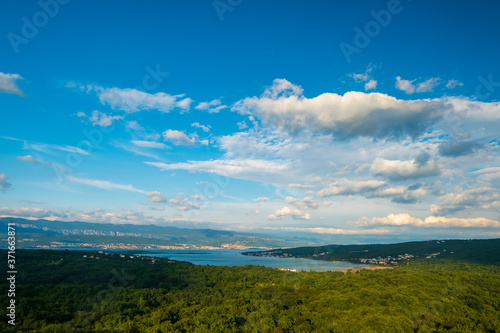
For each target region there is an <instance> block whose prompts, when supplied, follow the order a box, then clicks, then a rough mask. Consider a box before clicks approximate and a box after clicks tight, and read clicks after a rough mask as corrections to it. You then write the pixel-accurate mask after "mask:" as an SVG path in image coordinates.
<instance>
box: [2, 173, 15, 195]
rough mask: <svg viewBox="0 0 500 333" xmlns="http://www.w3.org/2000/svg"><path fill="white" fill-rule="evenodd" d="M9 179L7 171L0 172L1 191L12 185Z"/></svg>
mask: <svg viewBox="0 0 500 333" xmlns="http://www.w3.org/2000/svg"><path fill="white" fill-rule="evenodd" d="M7 179H9V177H7V175H6V174H5V173H3V172H0V192H5V191H7V189H9V188H10V187H11V186H12V184H11V183H9V182H7Z"/></svg>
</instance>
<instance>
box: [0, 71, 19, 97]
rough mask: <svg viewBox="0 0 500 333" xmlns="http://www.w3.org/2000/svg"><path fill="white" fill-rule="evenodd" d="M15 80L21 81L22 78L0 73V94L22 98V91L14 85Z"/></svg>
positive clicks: (16, 75)
mask: <svg viewBox="0 0 500 333" xmlns="http://www.w3.org/2000/svg"><path fill="white" fill-rule="evenodd" d="M17 80H23V78H22V77H21V76H20V75H19V74H8V73H2V72H0V93H5V94H12V95H17V96H21V97H24V93H23V91H22V90H21V89H20V88H19V86H18V85H17V84H16V81H17Z"/></svg>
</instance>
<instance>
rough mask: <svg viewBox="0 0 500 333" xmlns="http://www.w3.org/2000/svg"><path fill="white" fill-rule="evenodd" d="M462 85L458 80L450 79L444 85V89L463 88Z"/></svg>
mask: <svg viewBox="0 0 500 333" xmlns="http://www.w3.org/2000/svg"><path fill="white" fill-rule="evenodd" d="M463 85H464V84H463V83H462V82H459V81H458V80H455V79H452V80H448V82H447V83H446V88H448V89H455V87H456V86H463Z"/></svg>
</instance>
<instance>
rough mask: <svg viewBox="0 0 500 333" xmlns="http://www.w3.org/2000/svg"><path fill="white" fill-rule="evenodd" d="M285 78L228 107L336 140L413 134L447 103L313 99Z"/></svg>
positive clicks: (354, 96) (357, 96)
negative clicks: (263, 90)
mask: <svg viewBox="0 0 500 333" xmlns="http://www.w3.org/2000/svg"><path fill="white" fill-rule="evenodd" d="M284 81H286V80H274V83H273V86H272V87H270V88H268V89H267V90H266V92H265V93H264V94H263V95H262V96H261V97H260V98H259V97H251V98H250V97H249V98H245V99H244V100H240V101H238V102H237V103H235V105H234V106H233V107H232V110H234V111H238V112H239V113H241V114H243V115H245V114H247V115H253V116H255V117H257V118H259V119H260V120H261V122H262V123H263V124H265V125H269V126H272V127H274V128H277V129H281V130H286V131H288V132H290V133H292V134H298V133H299V132H302V131H306V130H310V131H313V132H314V133H318V134H333V135H335V136H336V137H338V138H340V139H351V138H355V137H358V136H366V137H373V138H391V139H395V138H403V137H408V136H409V137H412V138H416V137H418V136H419V135H421V134H422V133H424V132H425V130H426V128H427V127H428V126H430V125H431V124H433V123H435V122H436V121H438V120H439V119H441V118H442V116H443V114H444V113H445V111H446V110H448V109H449V108H450V107H451V106H449V105H447V104H446V103H445V102H444V101H442V100H415V101H405V100H398V99H396V98H394V97H391V96H388V95H386V94H380V93H369V94H367V93H362V92H355V91H351V92H347V93H345V94H344V95H343V96H342V95H337V94H334V93H324V94H321V95H319V96H317V97H314V98H306V97H304V96H302V95H301V92H302V88H300V87H298V86H295V85H293V84H291V83H290V82H288V81H286V82H284Z"/></svg>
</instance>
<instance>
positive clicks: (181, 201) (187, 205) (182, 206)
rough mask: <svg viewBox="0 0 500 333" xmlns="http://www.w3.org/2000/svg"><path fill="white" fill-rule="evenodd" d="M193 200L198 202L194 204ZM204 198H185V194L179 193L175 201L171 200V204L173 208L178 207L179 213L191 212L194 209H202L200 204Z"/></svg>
mask: <svg viewBox="0 0 500 333" xmlns="http://www.w3.org/2000/svg"><path fill="white" fill-rule="evenodd" d="M191 199H195V200H197V201H198V202H196V203H195V202H193V201H192V200H191ZM202 199H203V198H201V197H199V196H191V198H189V197H184V195H183V193H179V194H178V195H177V197H176V198H175V199H170V200H169V202H170V204H171V205H172V206H176V207H177V210H179V211H190V210H193V209H200V205H199V202H200V201H201V200H202Z"/></svg>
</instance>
